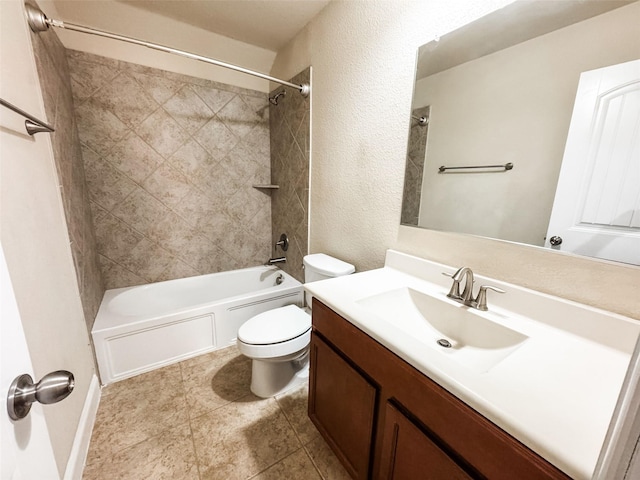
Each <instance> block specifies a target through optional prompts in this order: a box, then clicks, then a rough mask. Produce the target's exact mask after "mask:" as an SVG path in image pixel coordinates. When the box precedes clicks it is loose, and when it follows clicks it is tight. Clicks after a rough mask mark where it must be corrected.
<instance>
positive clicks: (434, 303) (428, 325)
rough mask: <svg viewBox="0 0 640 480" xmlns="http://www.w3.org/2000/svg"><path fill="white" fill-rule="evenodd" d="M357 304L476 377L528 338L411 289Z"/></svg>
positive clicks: (359, 301)
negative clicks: (445, 356) (471, 372)
mask: <svg viewBox="0 0 640 480" xmlns="http://www.w3.org/2000/svg"><path fill="white" fill-rule="evenodd" d="M357 303H358V304H359V305H360V306H361V307H363V308H365V309H367V310H368V311H370V312H371V313H373V314H374V315H376V316H377V317H378V318H379V319H381V320H383V321H385V322H387V323H389V324H391V325H392V326H393V327H395V328H397V329H398V330H401V331H402V332H404V333H406V334H408V335H410V336H411V337H413V338H414V339H417V340H418V341H420V342H422V343H424V344H425V346H426V347H428V348H430V349H434V350H436V351H438V352H440V353H441V354H442V355H447V356H449V357H450V358H451V359H452V360H453V361H455V362H457V363H459V364H461V365H463V366H464V367H466V368H468V369H470V370H472V371H474V372H476V373H483V372H486V371H488V370H489V369H490V368H492V367H493V366H495V365H496V364H498V363H499V362H501V361H502V360H503V359H504V358H506V357H507V356H508V355H510V354H511V353H513V352H514V351H515V350H516V349H517V348H519V347H520V346H521V345H522V343H523V342H524V341H525V340H527V338H528V337H527V336H526V335H523V334H521V333H520V332H516V331H514V330H511V329H510V328H507V327H505V326H503V325H500V324H498V323H495V322H492V321H491V320H488V319H486V318H484V317H482V316H480V315H478V314H476V313H473V311H470V310H469V308H468V307H465V306H463V305H452V304H451V303H449V302H447V301H445V300H440V299H438V298H437V297H435V296H431V295H427V294H424V293H421V292H418V291H416V290H413V289H411V288H399V289H397V290H390V291H388V292H384V293H380V294H378V295H373V296H371V297H366V298H363V299H361V300H358V301H357Z"/></svg>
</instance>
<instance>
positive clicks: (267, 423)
mask: <svg viewBox="0 0 640 480" xmlns="http://www.w3.org/2000/svg"><path fill="white" fill-rule="evenodd" d="M191 428H192V430H193V436H194V443H195V447H196V453H197V456H198V463H199V467H200V475H201V478H202V479H203V480H204V479H207V480H208V479H224V480H232V479H247V478H250V477H251V476H253V475H255V474H257V473H259V472H261V471H263V470H265V469H266V468H268V467H269V466H271V465H273V464H275V463H277V462H278V461H279V460H281V459H283V458H285V457H286V456H288V455H289V454H291V453H292V452H294V451H295V450H297V449H299V448H300V446H301V444H300V442H299V441H298V439H297V437H296V435H295V432H294V431H293V429H292V428H291V426H290V425H289V423H288V422H287V420H286V418H285V416H284V414H283V413H282V411H281V410H280V407H279V406H278V404H277V402H276V401H275V400H274V399H273V398H270V399H260V398H258V397H255V396H253V395H251V396H248V397H244V398H242V399H241V400H240V401H238V402H234V403H231V404H229V405H226V406H224V407H222V408H218V409H217V410H214V411H212V412H210V413H208V414H206V415H203V416H201V417H198V418H196V419H194V420H192V421H191Z"/></svg>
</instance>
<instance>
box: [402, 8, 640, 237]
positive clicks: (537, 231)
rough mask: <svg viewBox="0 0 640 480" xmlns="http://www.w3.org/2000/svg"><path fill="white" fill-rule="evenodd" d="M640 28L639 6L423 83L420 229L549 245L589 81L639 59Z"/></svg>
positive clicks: (417, 103)
mask: <svg viewBox="0 0 640 480" xmlns="http://www.w3.org/2000/svg"><path fill="white" fill-rule="evenodd" d="M639 19H640V4H638V3H636V4H635V5H631V6H630V7H628V8H621V9H617V10H613V11H612V12H608V13H606V14H603V15H599V16H597V17H594V18H591V19H589V20H585V21H583V22H580V23H578V24H574V25H571V26H569V27H566V28H563V29H560V30H557V31H555V32H552V33H550V34H547V35H543V36H541V37H538V38H535V39H533V40H530V41H528V42H524V43H521V44H519V45H515V46H513V47H511V48H507V49H505V50H502V51H499V52H497V53H494V54H492V55H488V56H485V57H482V58H479V59H477V60H475V61H472V62H468V63H465V64H462V65H459V66H457V67H454V68H451V69H449V70H446V71H443V72H440V73H437V74H435V75H431V76H429V77H427V78H423V79H421V80H420V81H418V82H417V83H416V89H415V92H414V98H413V108H418V107H423V106H425V105H431V107H432V110H431V121H430V123H429V148H428V154H427V167H426V169H425V172H424V177H423V178H424V180H423V189H422V205H421V208H420V225H421V226H427V227H431V228H434V229H436V230H444V231H450V232H464V233H474V234H476V235H482V236H487V237H495V238H502V239H505V240H511V241H516V242H523V243H528V244H531V245H540V246H542V245H543V244H544V237H545V235H546V233H547V226H548V224H549V217H550V215H551V207H552V205H553V198H554V195H555V191H556V183H557V179H558V174H559V172H560V164H561V162H562V156H563V153H564V145H565V141H566V138H567V131H568V129H569V122H570V120H571V112H572V109H573V102H574V98H575V94H576V89H577V86H578V80H579V78H580V73H581V72H584V71H587V70H593V69H596V68H601V67H604V66H608V65H615V64H618V63H622V62H627V61H630V60H634V59H636V58H640V41H638V20H639ZM593 32H598V35H597V36H595V35H594V34H593ZM507 162H513V163H514V164H515V168H514V169H513V170H511V171H509V172H500V173H482V174H479V173H474V174H464V175H449V174H447V175H441V174H439V173H438V170H437V168H438V166H440V165H448V166H460V165H492V164H504V163H507ZM452 200H454V201H452Z"/></svg>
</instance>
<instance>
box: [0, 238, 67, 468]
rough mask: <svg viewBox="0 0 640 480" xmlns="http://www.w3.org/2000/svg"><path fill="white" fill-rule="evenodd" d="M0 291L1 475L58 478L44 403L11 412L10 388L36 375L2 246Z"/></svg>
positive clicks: (0, 252) (0, 250)
mask: <svg viewBox="0 0 640 480" xmlns="http://www.w3.org/2000/svg"><path fill="white" fill-rule="evenodd" d="M0 295H1V296H0V406H1V407H2V408H1V409H0V417H1V420H0V427H1V428H0V435H1V436H0V452H1V453H0V469H1V470H0V479H2V480H20V479H24V480H31V479H41V480H48V479H58V478H59V475H58V469H57V467H56V462H55V459H54V456H53V449H52V447H51V441H50V440H49V431H48V430H47V425H46V423H45V419H44V416H43V412H42V406H41V405H38V404H34V405H33V406H32V407H31V411H30V412H29V415H28V416H27V417H26V418H24V419H22V420H18V421H15V422H14V421H12V420H11V419H10V418H9V415H8V414H7V408H6V398H7V392H8V390H9V386H10V385H11V382H13V379H14V378H16V377H17V376H18V375H22V374H23V373H28V374H29V375H31V377H32V378H33V377H34V375H33V369H32V367H31V359H30V358H29V351H28V350H27V342H26V340H25V336H24V332H23V330H22V322H21V321H20V314H19V313H18V306H17V303H16V298H15V296H14V294H13V287H12V286H11V280H10V278H9V272H8V270H7V264H6V262H5V259H4V252H3V251H2V249H1V248H0Z"/></svg>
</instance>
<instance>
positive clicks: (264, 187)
mask: <svg viewBox="0 0 640 480" xmlns="http://www.w3.org/2000/svg"><path fill="white" fill-rule="evenodd" d="M253 188H257V189H259V190H277V189H279V188H280V185H266V184H265V185H253Z"/></svg>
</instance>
